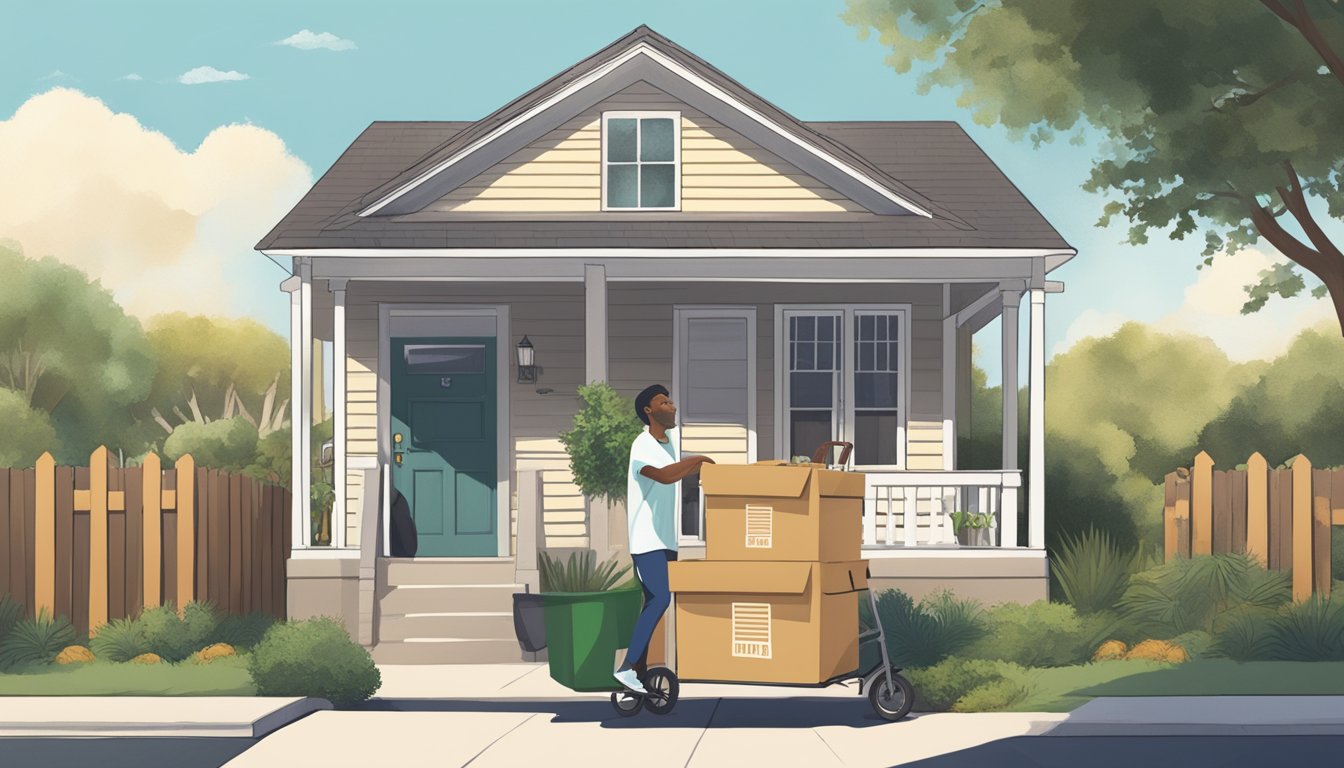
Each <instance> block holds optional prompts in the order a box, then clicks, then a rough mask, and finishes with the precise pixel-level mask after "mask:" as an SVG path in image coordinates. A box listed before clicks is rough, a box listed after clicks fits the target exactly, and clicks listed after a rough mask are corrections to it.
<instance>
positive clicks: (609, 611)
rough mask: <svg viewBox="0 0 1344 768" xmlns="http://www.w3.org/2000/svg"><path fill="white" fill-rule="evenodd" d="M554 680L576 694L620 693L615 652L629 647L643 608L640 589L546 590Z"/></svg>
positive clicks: (547, 629)
mask: <svg viewBox="0 0 1344 768" xmlns="http://www.w3.org/2000/svg"><path fill="white" fill-rule="evenodd" d="M541 598H542V603H543V605H544V606H545V612H546V648H547V653H548V654H549V661H550V666H551V678H552V679H553V680H555V681H556V682H558V683H560V684H561V685H563V686H565V687H566V688H569V689H571V690H575V691H616V690H620V687H621V684H620V683H618V682H616V680H615V679H614V678H612V676H611V675H612V673H613V672H615V671H616V652H617V651H619V650H620V649H622V648H625V647H627V646H628V645H629V644H630V636H631V635H632V634H634V632H635V621H636V620H637V619H638V618H639V612H640V610H641V609H642V608H643V607H644V592H643V590H640V589H613V590H610V591H607V592H543V593H542V595H541Z"/></svg>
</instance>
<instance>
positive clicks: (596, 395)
mask: <svg viewBox="0 0 1344 768" xmlns="http://www.w3.org/2000/svg"><path fill="white" fill-rule="evenodd" d="M579 398H580V399H582V400H583V408H581V409H580V410H579V412H578V413H576V414H574V428H573V429H571V430H569V431H567V432H562V433H560V442H561V443H562V444H563V445H564V446H565V452H566V453H568V454H569V468H570V471H572V472H573V473H574V484H575V485H577V486H579V490H581V491H583V495H585V496H588V497H590V498H598V497H604V498H606V500H607V501H608V502H615V501H621V500H623V499H624V498H625V490H626V473H627V471H628V468H629V466H630V445H631V444H632V443H633V442H634V441H635V438H636V437H638V436H639V433H640V432H641V431H643V429H644V423H643V422H642V421H640V420H639V418H638V417H636V416H635V404H634V402H633V401H631V400H627V399H626V398H624V397H622V396H621V395H620V393H618V392H617V391H616V390H614V389H612V388H611V386H610V385H609V384H606V383H604V382H596V383H593V384H588V385H585V386H581V387H579Z"/></svg>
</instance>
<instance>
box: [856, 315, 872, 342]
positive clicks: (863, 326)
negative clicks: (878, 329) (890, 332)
mask: <svg viewBox="0 0 1344 768" xmlns="http://www.w3.org/2000/svg"><path fill="white" fill-rule="evenodd" d="M873 335H874V330H873V316H872V315H859V340H860V341H872V340H873Z"/></svg>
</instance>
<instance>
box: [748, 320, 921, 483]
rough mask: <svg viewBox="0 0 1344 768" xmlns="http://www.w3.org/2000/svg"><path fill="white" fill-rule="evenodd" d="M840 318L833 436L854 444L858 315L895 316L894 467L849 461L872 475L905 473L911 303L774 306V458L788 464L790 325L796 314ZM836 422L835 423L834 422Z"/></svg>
mask: <svg viewBox="0 0 1344 768" xmlns="http://www.w3.org/2000/svg"><path fill="white" fill-rule="evenodd" d="M823 313H839V314H840V316H841V318H842V322H841V326H842V332H841V338H840V361H841V373H840V379H841V386H840V387H839V388H838V389H837V391H836V394H835V396H834V399H833V401H832V413H833V414H835V416H834V417H833V422H832V425H833V426H832V433H833V434H836V435H839V437H838V439H840V440H844V441H845V442H850V443H852V442H854V427H855V414H854V402H855V393H854V369H855V354H854V345H855V343H856V340H855V333H856V330H857V324H856V323H855V318H856V316H857V315H860V314H872V313H884V314H894V315H896V316H897V317H898V318H899V319H898V321H897V322H898V324H899V326H898V327H899V330H898V331H897V333H898V339H899V344H900V346H899V354H900V363H899V370H898V372H897V381H896V410H897V412H898V414H899V416H898V417H897V422H896V464H859V463H858V462H857V456H855V457H853V459H852V460H853V461H854V465H853V466H854V469H855V470H862V471H872V472H883V471H886V472H894V471H903V470H904V469H905V467H906V465H907V463H908V462H909V457H908V448H909V446H908V445H907V435H908V433H909V429H908V427H909V422H910V377H911V375H912V373H913V371H912V370H911V368H910V357H911V346H912V345H913V343H914V340H913V338H912V336H911V322H910V319H911V315H912V305H910V304H842V303H835V304H776V305H775V393H776V396H775V456H776V458H780V459H785V460H788V458H789V457H788V455H787V454H788V447H789V437H790V436H789V420H788V415H789V370H788V368H789V347H788V342H789V325H788V318H790V317H793V316H795V315H814V314H823ZM836 422H838V423H836Z"/></svg>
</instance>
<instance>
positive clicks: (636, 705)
mask: <svg viewBox="0 0 1344 768" xmlns="http://www.w3.org/2000/svg"><path fill="white" fill-rule="evenodd" d="M611 706H612V708H613V709H615V710H616V714H618V715H620V716H621V717H634V716H635V715H638V714H639V710H640V709H642V708H643V707H644V697H643V696H640V695H639V694H637V693H635V692H633V691H627V690H625V689H624V688H622V689H621V690H619V691H613V692H612V694H611Z"/></svg>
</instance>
